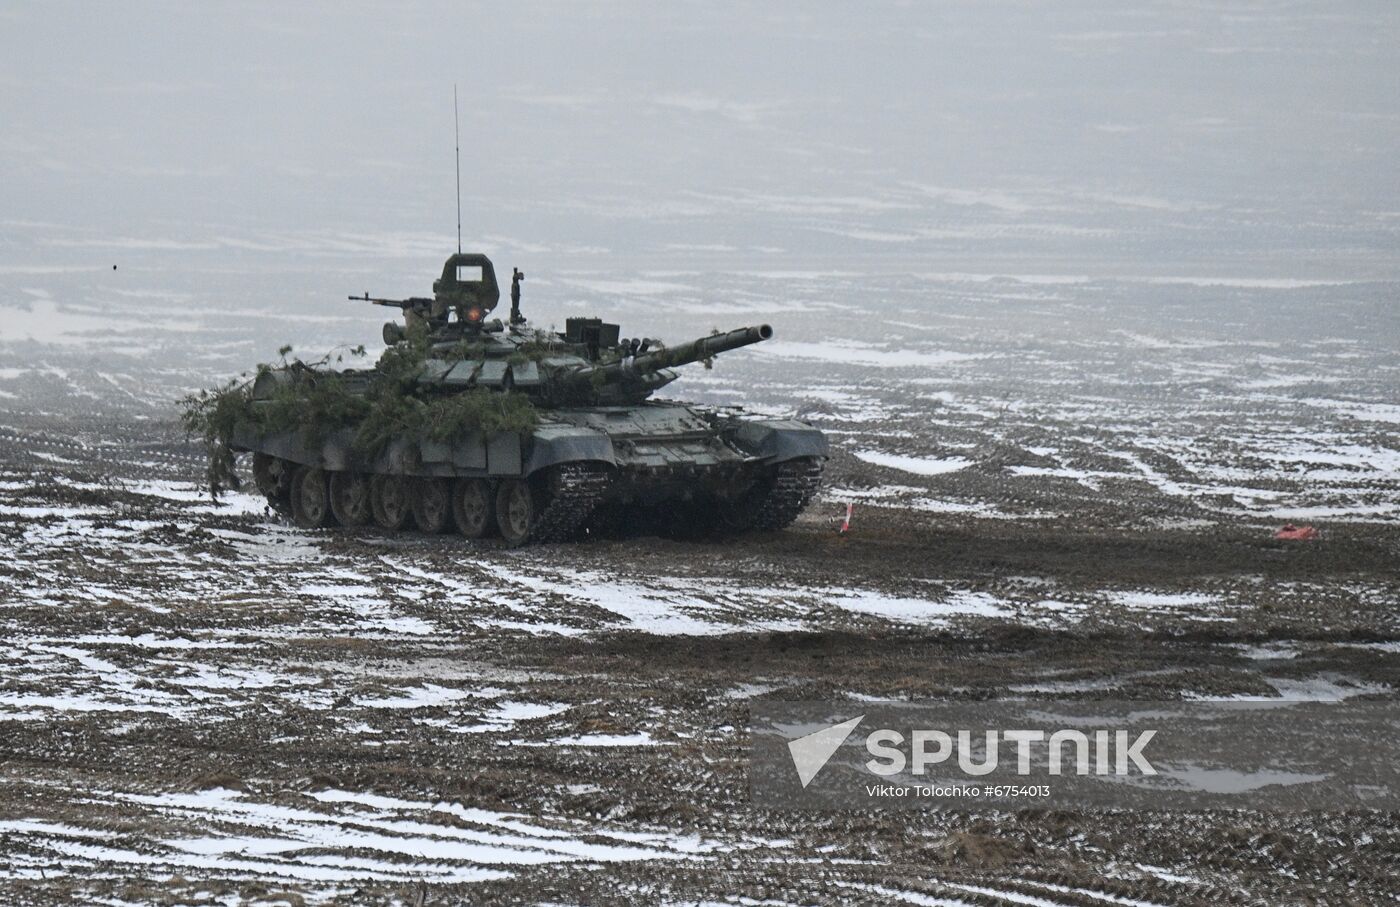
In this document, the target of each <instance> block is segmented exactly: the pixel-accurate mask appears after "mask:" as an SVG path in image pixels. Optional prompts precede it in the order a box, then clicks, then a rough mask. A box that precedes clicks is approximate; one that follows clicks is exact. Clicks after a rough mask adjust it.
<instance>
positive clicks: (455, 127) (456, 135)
mask: <svg viewBox="0 0 1400 907" xmlns="http://www.w3.org/2000/svg"><path fill="white" fill-rule="evenodd" d="M452 137H453V140H454V141H455V143H456V145H455V148H456V151H457V254H458V255H461V254H462V127H461V125H460V123H459V121H458V118H457V83H456V82H454V83H452Z"/></svg>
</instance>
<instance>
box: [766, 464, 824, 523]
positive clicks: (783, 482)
mask: <svg viewBox="0 0 1400 907" xmlns="http://www.w3.org/2000/svg"><path fill="white" fill-rule="evenodd" d="M823 465H824V464H823V462H822V461H821V460H820V459H818V458H816V457H798V458H797V459H795V460H787V461H786V462H783V463H779V464H778V466H777V468H776V469H775V470H774V474H773V484H772V485H770V486H769V488H768V490H767V492H766V493H765V494H764V495H763V500H762V501H760V502H759V504H758V508H757V510H756V511H755V513H754V517H753V523H752V527H753V528H754V529H783V528H785V527H787V526H790V525H792V521H793V520H795V519H797V515H798V514H799V513H801V512H802V509H803V508H804V507H806V506H807V505H808V504H810V503H811V502H812V498H813V497H815V496H816V494H817V490H818V489H820V488H821V486H822V466H823Z"/></svg>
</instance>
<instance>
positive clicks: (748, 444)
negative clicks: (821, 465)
mask: <svg viewBox="0 0 1400 907" xmlns="http://www.w3.org/2000/svg"><path fill="white" fill-rule="evenodd" d="M730 440H731V441H732V442H733V443H734V444H735V446H737V447H738V448H739V449H740V450H742V451H744V453H746V454H748V455H749V456H752V457H761V458H763V459H765V460H769V461H771V462H773V463H781V462H783V461H784V460H792V459H795V458H797V457H825V456H827V453H828V449H827V442H826V435H824V434H822V433H821V431H819V430H818V429H815V428H813V427H812V426H810V425H808V424H807V423H805V422H798V421H797V420H796V419H754V420H747V419H746V420H744V421H742V422H740V423H739V424H738V425H737V426H736V427H735V429H734V432H733V434H732V435H731V436H730Z"/></svg>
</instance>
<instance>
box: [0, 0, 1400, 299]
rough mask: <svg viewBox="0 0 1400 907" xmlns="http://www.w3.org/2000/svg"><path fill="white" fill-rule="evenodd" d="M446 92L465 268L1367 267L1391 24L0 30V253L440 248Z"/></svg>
mask: <svg viewBox="0 0 1400 907" xmlns="http://www.w3.org/2000/svg"><path fill="white" fill-rule="evenodd" d="M658 6H659V8H658ZM454 82H456V83H458V84H459V86H460V91H461V97H462V114H463V152H462V166H463V180H464V191H465V194H466V197H467V224H466V229H467V232H468V235H469V236H470V237H474V238H478V239H479V238H483V237H493V236H494V237H498V238H499V237H509V238H511V239H512V241H514V242H516V243H519V244H523V245H524V246H525V247H527V248H529V247H533V246H538V247H540V248H546V247H547V248H550V249H553V250H555V251H567V250H568V249H575V250H576V251H579V252H584V253H586V252H589V251H592V250H604V249H605V250H607V251H608V252H610V253H612V254H615V255H620V256H663V257H665V256H671V257H674V255H673V253H675V252H676V251H677V247H682V248H681V249H680V251H682V252H684V250H685V248H688V247H703V248H714V249H721V250H729V251H730V252H732V254H734V255H738V256H744V255H765V256H779V257H781V256H791V257H794V258H803V257H808V256H814V257H820V258H823V259H830V258H831V257H832V256H838V257H849V256H853V257H857V258H860V257H867V256H870V257H877V258H885V257H889V256H895V257H898V258H900V259H901V260H918V259H922V258H953V259H957V258H969V259H980V258H993V259H1004V258H1005V257H1007V256H1011V257H1021V258H1023V259H1025V260H1027V261H1051V262H1053V261H1076V260H1080V261H1082V260H1091V261H1095V262H1109V263H1112V262H1127V263H1132V264H1133V266H1147V265H1153V264H1154V263H1158V262H1160V263H1162V265H1163V266H1167V265H1168V264H1170V265H1176V264H1179V263H1182V262H1199V261H1201V260H1203V259H1204V260H1207V261H1209V260H1215V261H1222V262H1225V263H1228V264H1230V265H1232V266H1240V267H1244V266H1246V264H1247V266H1248V267H1249V268H1251V269H1254V270H1256V271H1258V272H1259V273H1263V272H1272V271H1273V270H1278V269H1282V273H1285V274H1293V273H1295V272H1297V271H1299V270H1302V271H1315V270H1319V269H1320V270H1324V271H1329V270H1337V269H1340V270H1342V271H1345V272H1347V273H1351V272H1355V273H1360V274H1365V275H1369V276H1381V275H1393V273H1394V270H1395V265H1396V261H1395V252H1394V250H1395V249H1396V248H1397V242H1396V241H1397V238H1400V237H1397V224H1400V178H1398V177H1397V171H1396V168H1395V166H1394V151H1395V149H1396V147H1397V139H1400V7H1397V6H1396V5H1395V4H1391V3H1371V4H1366V3H1347V4H1324V5H1307V4H1303V5H1300V4H1295V3H1283V2H1277V3H1274V2H1255V3H1225V4H1219V5H1211V4H1196V3H1163V4H1155V3H1154V4H1133V5H1132V6H1131V8H1130V7H1129V6H1128V5H1126V4H1123V3H1118V2H1103V3H1076V4H1059V3H1053V4H1052V3H1047V4H1035V3H980V2H979V3H927V4H924V3H915V4H904V5H886V6H866V5H855V4H850V5H838V4H714V3H703V4H702V3H694V4H663V5H653V4H635V5H608V6H582V5H577V4H488V5H475V4H472V5H469V4H459V3H452V4H440V5H439V4H426V3H424V4H415V5H406V6H403V7H402V8H399V7H396V8H394V9H393V10H392V11H390V10H387V9H383V8H380V7H378V6H376V5H372V4H344V3H336V4H326V5H322V6H315V5H309V4H308V5H302V4H280V3H279V4H238V5H232V4H183V3H169V4H164V3H147V4H119V5H118V4H96V3H93V4H68V3H43V4H31V5H19V4H11V5H8V6H7V7H5V9H4V10H3V11H0V121H2V122H3V123H4V124H5V125H4V129H3V134H0V218H3V219H4V220H5V221H6V222H7V226H6V227H5V232H6V233H7V234H9V235H8V237H7V239H8V242H7V244H8V245H9V246H11V252H13V251H14V246H15V245H16V244H20V245H26V237H27V236H28V234H27V233H26V230H27V229H28V228H26V227H24V226H23V225H20V224H17V223H15V222H16V221H34V222H43V223H48V224H55V225H60V226H62V227H65V228H68V229H79V228H81V229H84V230H85V229H88V228H91V230H92V231H94V232H93V234H92V235H93V236H95V237H103V236H105V237H108V238H110V237H112V236H120V237H127V238H131V237H136V238H140V239H142V240H143V241H147V242H151V241H163V242H166V243H178V242H191V243H200V242H214V243H219V242H223V241H224V240H227V239H228V238H230V237H233V238H235V239H236V241H238V242H242V243H244V244H245V245H250V246H252V247H257V246H258V244H259V242H260V241H262V240H268V237H269V236H280V235H282V234H283V233H287V232H296V231H322V230H339V231H344V232H346V233H349V234H354V235H359V236H366V237H370V236H382V237H386V238H392V237H398V238H399V239H400V240H403V239H404V238H405V237H417V238H418V239H415V240H413V241H414V242H418V241H419V240H420V239H422V238H424V237H425V234H426V235H427V236H428V237H431V235H434V234H436V235H441V236H443V237H450V234H451V231H452V228H453V224H452V219H453V211H452V198H451V194H452V149H451V138H452V136H451V125H452V124H451V97H452V85H453V83H454ZM75 235H78V236H79V237H81V236H83V235H86V234H82V233H79V234H75ZM259 237H261V238H262V240H260V239H259ZM268 241H269V242H271V243H273V244H275V243H276V242H277V240H268ZM386 241H392V240H391V239H388V240H386Z"/></svg>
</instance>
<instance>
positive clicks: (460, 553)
mask: <svg viewBox="0 0 1400 907" xmlns="http://www.w3.org/2000/svg"><path fill="white" fill-rule="evenodd" d="M73 427H74V422H73V421H72V420H71V419H69V418H57V417H45V416H42V415H33V416H29V417H26V418H24V419H16V420H14V423H13V424H12V425H11V426H7V428H6V431H5V433H4V437H3V450H2V451H0V457H3V459H0V463H3V468H4V476H3V484H0V489H3V492H2V493H3V505H0V540H3V545H4V547H5V550H6V553H7V557H6V560H5V562H4V563H3V565H0V587H2V588H3V589H4V590H5V592H4V599H5V601H4V622H5V639H4V641H3V642H2V643H0V648H2V649H3V652H4V655H3V661H0V666H3V672H4V673H3V685H2V686H0V709H2V710H3V714H2V715H0V728H3V734H2V735H0V760H2V761H0V817H3V829H4V830H3V836H4V846H3V849H4V852H5V853H6V861H5V863H6V868H5V869H4V871H3V872H4V876H5V880H4V887H5V889H6V890H7V891H8V894H7V899H8V900H10V901H11V902H21V901H23V902H32V903H61V902H68V901H72V900H77V901H83V902H90V903H99V902H100V903H114V904H115V903H201V904H202V903H231V902H234V901H240V900H241V901H244V902H254V903H263V902H266V903H284V902H289V903H302V902H325V901H329V902H336V903H356V904H358V903H406V904H420V903H426V904H433V903H458V902H470V903H515V902H519V903H535V902H540V901H547V902H554V903H569V904H583V903H677V904H691V903H732V904H739V903H745V904H749V903H762V904H808V903H833V904H834V903H914V904H994V903H1008V902H1009V903H1025V904H1084V905H1091V904H1128V903H1131V904H1138V903H1150V904H1178V903H1207V902H1217V903H1220V902H1223V903H1270V904H1283V903H1357V904H1363V903H1364V904H1369V903H1379V902H1386V901H1389V900H1393V899H1395V897H1396V884H1395V866H1396V863H1395V855H1396V853H1397V852H1400V832H1397V830H1396V828H1395V823H1394V816H1392V815H1387V814H1355V815H1344V814H1343V815H1333V814H1303V815H1296V816H1277V815H1259V814H1252V813H1247V812H1245V813H1223V812H1222V813H1215V814H1207V815H1165V814H1161V815H1159V814H1144V813H1118V814H1081V813H1073V812H1045V811H1022V812H1009V813H1008V812H1003V813H991V814H985V813H984V814H959V813H942V814H937V813H927V814H915V815H910V814H905V813H791V812H764V811H759V810H756V809H755V808H753V807H752V806H750V803H749V795H748V790H747V784H748V780H747V774H746V763H745V746H746V733H745V724H746V719H747V708H748V702H749V701H750V700H751V699H752V698H754V697H771V698H793V699H815V698H827V697H833V698H842V697H876V698H925V697H940V698H941V697H951V698H968V697H973V698H981V697H990V696H1007V695H1015V696H1032V697H1035V696H1044V697H1062V696H1104V697H1117V698H1124V697H1131V698H1143V699H1164V698H1165V699H1170V698H1177V697H1190V696H1234V695H1254V696H1258V695H1264V696H1274V695H1281V696H1288V697H1294V698H1336V697H1347V696H1387V697H1388V696H1393V695H1394V685H1395V683H1396V679H1397V669H1400V648H1397V642H1396V640H1397V639H1400V631H1398V630H1397V611H1396V607H1395V603H1396V601H1397V600H1398V599H1400V580H1397V576H1396V572H1395V564H1396V562H1397V553H1398V552H1400V530H1397V528H1396V527H1395V526H1394V525H1392V524H1384V523H1375V522H1347V521H1344V520H1343V521H1330V522H1329V523H1328V525H1327V527H1326V531H1325V533H1324V535H1323V538H1322V539H1320V540H1318V541H1315V542H1311V543H1283V542H1278V541H1274V540H1273V539H1272V538H1271V535H1270V533H1269V532H1268V531H1266V528H1265V527H1263V526H1261V525H1258V524H1256V523H1255V522H1252V521H1250V520H1246V519H1220V520H1217V521H1215V522H1214V523H1212V524H1211V525H1210V526H1208V527H1205V526H1201V525H1197V524H1196V523H1191V522H1185V523H1183V524H1182V525H1178V526H1176V527H1174V528H1173V527H1169V526H1161V525H1158V526H1150V525H1141V524H1140V525H1136V526H1133V525H1124V522H1123V520H1124V514H1125V513H1131V512H1132V510H1133V507H1132V504H1133V501H1134V499H1138V500H1139V502H1140V504H1141V507H1142V508H1143V509H1145V510H1148V511H1152V510H1155V509H1160V508H1161V507H1162V506H1166V505H1164V504H1163V502H1162V501H1161V500H1160V499H1159V498H1158V497H1156V496H1154V495H1153V494H1152V493H1151V487H1150V486H1148V485H1143V486H1141V487H1138V488H1137V489H1136V491H1133V490H1131V489H1130V486H1128V485H1123V486H1122V487H1121V488H1119V493H1118V494H1116V495H1114V496H1112V497H1111V499H1110V498H1106V500H1105V505H1104V506H1103V507H1101V508H1099V509H1097V510H1095V509H1090V508H1086V507H1084V506H1083V505H1082V504H1076V505H1075V506H1074V507H1070V508H1067V509H1066V510H1065V512H1063V513H1060V514H1058V515H1057V514H1056V513H1054V512H1053V508H1052V507H1051V503H1052V502H1053V501H1055V500H1058V499H1059V498H1058V497H1057V496H1058V495H1060V493H1061V492H1060V491H1059V490H1057V488H1058V486H1057V480H1056V479H1055V478H1053V477H1042V476H1033V477H1030V478H1029V480H1028V482H1027V483H1026V484H1025V485H1024V486H1023V487H1022V488H1021V489H1020V491H1019V492H1018V495H1019V496H1021V497H1026V498H1028V499H1030V500H1033V501H1035V510H1036V512H1037V514H1038V516H1035V517H1026V518H989V517H987V516H985V515H978V514H968V513H957V512H934V511H930V510H927V509H918V508H917V507H907V506H898V505H897V504H891V503H889V502H886V503H885V504H883V505H882V504H881V503H878V502H877V503H868V502H862V503H861V504H858V505H857V507H856V509H855V522H854V529H853V531H852V532H851V533H850V534H848V535H846V536H844V537H843V536H840V535H838V534H837V533H836V531H835V519H836V517H837V516H838V515H839V514H840V513H842V512H843V510H844V507H843V505H842V503H841V499H842V497H843V495H842V489H844V490H846V491H859V490H860V488H861V487H862V486H871V485H873V483H876V482H881V481H885V480H886V479H888V478H890V477H892V476H893V475H894V474H893V473H891V474H890V476H886V475H883V474H881V472H880V470H879V468H878V467H872V466H871V464H869V463H867V462H864V461H862V460H860V459H859V458H857V457H855V456H852V455H851V454H850V453H849V452H847V451H845V450H841V449H838V451H837V454H836V456H835V457H834V458H833V460H832V462H831V464H830V468H829V475H828V481H829V487H830V488H831V489H832V490H831V491H829V492H828V493H827V495H826V496H825V497H824V498H823V499H822V500H821V501H820V502H819V503H818V504H817V505H816V506H814V507H813V508H812V509H811V510H810V511H809V512H808V513H807V514H805V515H804V517H803V518H802V519H801V520H800V521H799V523H798V524H797V525H796V526H795V527H793V528H792V529H791V530H789V531H785V532H778V533H772V534H764V535H756V536H752V537H748V538H744V539H742V540H738V541H731V542H710V543H693V542H688V543H683V542H675V541H665V540H661V539H653V538H647V539H642V540H633V541H629V542H591V543H584V544H577V545H563V546H542V547H536V548H531V549H526V550H523V551H507V550H503V549H500V548H498V547H494V546H492V545H490V544H481V543H468V542H465V541H462V540H460V539H456V538H452V537H441V538H425V537H417V536H406V537H399V538H391V537H387V536H385V535H383V534H380V533H378V532H374V531H363V532H355V533H346V532H343V531H338V530H327V531H319V532H310V533H308V532H302V531H300V530H296V529H294V528H292V527H290V526H288V525H286V524H285V523H283V522H281V521H279V520H277V519H275V518H274V517H272V516H271V515H269V514H268V513H266V512H265V511H264V510H263V509H262V508H261V506H260V504H259V502H258V501H257V500H255V499H254V498H252V497H251V496H249V495H240V494H236V495H232V496H230V497H229V498H228V499H227V500H226V501H225V503H224V504H223V505H222V506H217V507H216V506H212V505H210V504H209V502H208V501H207V500H205V499H203V498H202V497H201V495H200V492H199V490H198V487H197V481H198V470H199V467H200V463H199V459H198V456H199V452H198V450H197V449H195V448H192V447H190V446H189V445H187V444H186V443H185V442H184V441H183V439H182V438H181V437H180V436H179V435H178V433H177V432H176V431H175V429H174V427H173V426H172V425H170V424H169V423H164V422H159V421H156V422H148V423H126V424H121V423H120V422H119V420H118V421H114V422H112V423H107V424H101V423H95V422H94V423H89V424H84V425H80V426H78V427H79V428H80V429H81V431H80V432H78V433H75V432H74V431H73V430H72V429H73ZM98 438H101V439H103V440H102V441H98V440H96V439H98ZM974 459H975V460H976V462H974V463H973V465H971V466H967V467H965V468H964V469H962V470H960V472H961V473H963V475H962V477H961V478H959V479H957V482H958V483H959V484H960V485H961V487H964V488H965V487H968V486H975V485H977V483H979V482H994V481H995V480H996V477H997V476H998V475H1001V474H1004V473H1005V466H1004V465H1003V464H1001V463H999V462H998V461H996V460H995V459H992V460H990V461H989V460H987V459H985V458H983V459H976V458H974ZM900 481H904V482H913V483H915V484H916V485H917V484H919V483H923V482H927V483H931V487H933V488H938V487H949V486H950V485H951V484H952V482H953V478H952V476H951V475H942V476H938V477H936V478H927V477H911V476H910V475H908V474H904V475H903V477H902V478H900ZM1168 503H1170V502H1168ZM1110 505H1111V506H1110Z"/></svg>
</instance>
